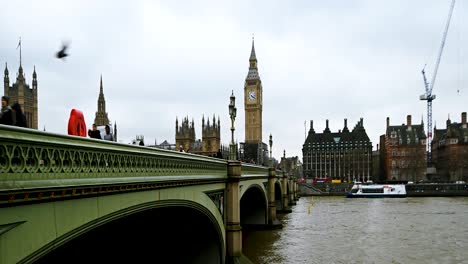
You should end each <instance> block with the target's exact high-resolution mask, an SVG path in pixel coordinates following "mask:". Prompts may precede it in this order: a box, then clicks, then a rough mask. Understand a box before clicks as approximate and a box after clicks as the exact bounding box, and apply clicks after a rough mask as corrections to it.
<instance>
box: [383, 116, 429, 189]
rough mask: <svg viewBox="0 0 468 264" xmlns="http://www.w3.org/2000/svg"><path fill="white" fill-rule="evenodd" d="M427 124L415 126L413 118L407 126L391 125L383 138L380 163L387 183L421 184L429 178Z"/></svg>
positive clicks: (408, 121)
mask: <svg viewBox="0 0 468 264" xmlns="http://www.w3.org/2000/svg"><path fill="white" fill-rule="evenodd" d="M426 139H427V138H426V133H425V132H424V123H423V121H422V120H421V124H420V125H413V124H412V122H411V115H408V116H407V123H406V125H405V124H402V125H397V126H391V125H390V118H388V117H387V129H386V132H385V134H384V135H381V136H380V160H381V164H380V165H381V167H382V168H383V173H384V179H385V180H398V181H413V182H417V181H421V180H425V179H426V170H427V155H426Z"/></svg>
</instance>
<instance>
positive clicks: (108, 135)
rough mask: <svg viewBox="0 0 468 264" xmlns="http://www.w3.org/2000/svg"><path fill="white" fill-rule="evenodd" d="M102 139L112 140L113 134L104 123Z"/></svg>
mask: <svg viewBox="0 0 468 264" xmlns="http://www.w3.org/2000/svg"><path fill="white" fill-rule="evenodd" d="M104 140H108V141H114V135H112V133H111V132H110V126H109V125H106V134H104Z"/></svg>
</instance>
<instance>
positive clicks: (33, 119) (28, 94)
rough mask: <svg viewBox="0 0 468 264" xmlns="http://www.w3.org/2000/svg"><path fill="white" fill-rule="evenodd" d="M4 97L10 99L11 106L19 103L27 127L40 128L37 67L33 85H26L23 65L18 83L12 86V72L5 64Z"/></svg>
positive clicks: (33, 75) (18, 74)
mask: <svg viewBox="0 0 468 264" xmlns="http://www.w3.org/2000/svg"><path fill="white" fill-rule="evenodd" d="M3 87H4V95H5V96H8V97H9V98H10V102H9V103H10V105H13V104H14V103H19V104H20V105H21V108H22V109H23V113H24V115H25V116H26V121H27V127H28V128H34V129H37V127H38V114H37V112H38V109H37V108H38V107H37V73H36V67H35V66H34V71H33V74H32V85H31V86H30V85H29V84H28V83H26V77H25V74H24V72H23V65H22V64H21V55H20V65H19V68H18V73H17V74H16V82H13V83H12V84H11V86H10V72H9V71H8V64H7V63H5V71H4V77H3Z"/></svg>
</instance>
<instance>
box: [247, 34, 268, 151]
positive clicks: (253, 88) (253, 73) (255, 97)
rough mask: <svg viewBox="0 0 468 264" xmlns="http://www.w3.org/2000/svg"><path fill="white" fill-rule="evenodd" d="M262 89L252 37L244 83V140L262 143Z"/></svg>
mask: <svg viewBox="0 0 468 264" xmlns="http://www.w3.org/2000/svg"><path fill="white" fill-rule="evenodd" d="M262 93H263V89H262V81H261V80H260V75H259V74H258V68H257V55H256V54H255V42H254V39H253V37H252V50H251V52H250V58H249V71H248V73H247V77H246V78H245V84H244V109H245V142H246V143H262V108H263V103H262V99H263V94H262Z"/></svg>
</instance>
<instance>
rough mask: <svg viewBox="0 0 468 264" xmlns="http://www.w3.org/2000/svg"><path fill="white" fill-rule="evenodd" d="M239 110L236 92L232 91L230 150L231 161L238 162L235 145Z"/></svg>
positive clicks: (230, 103) (230, 101)
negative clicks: (235, 126)
mask: <svg viewBox="0 0 468 264" xmlns="http://www.w3.org/2000/svg"><path fill="white" fill-rule="evenodd" d="M236 114H237V108H236V97H235V96H234V90H233V91H232V94H231V97H230V100H229V115H230V116H231V145H230V150H229V159H230V160H236V145H235V144H234V130H235V128H234V120H235V119H236Z"/></svg>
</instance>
